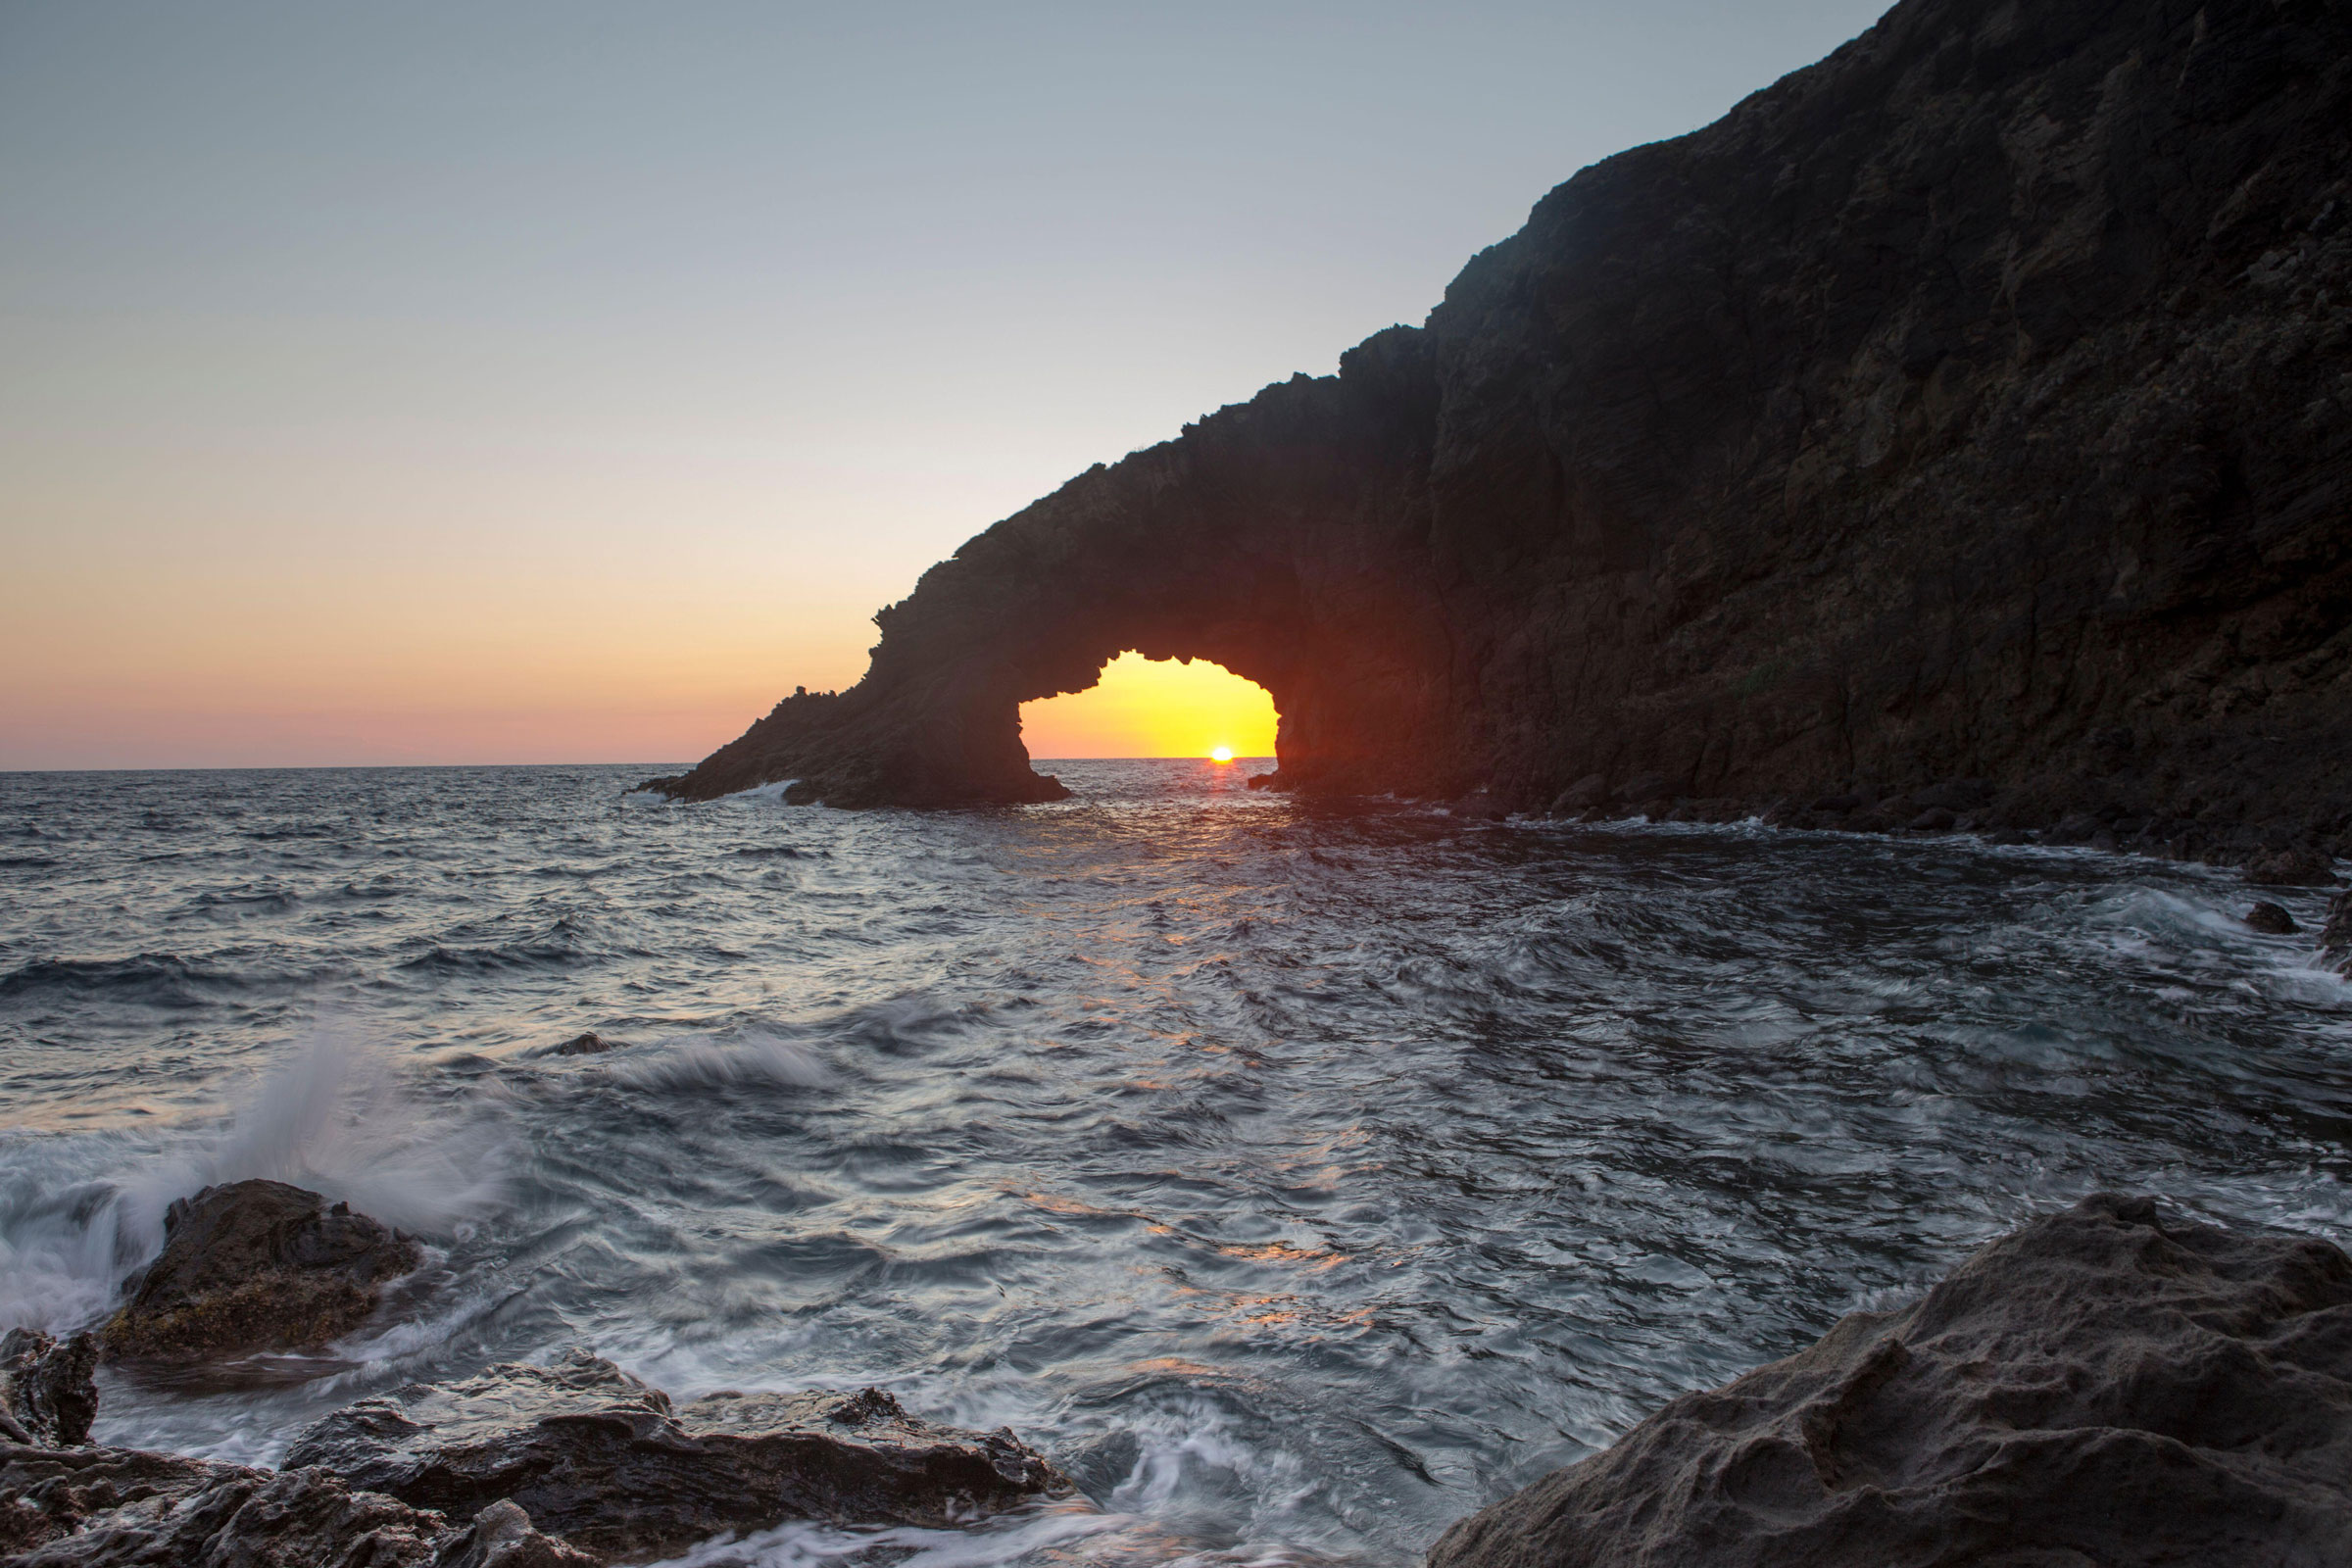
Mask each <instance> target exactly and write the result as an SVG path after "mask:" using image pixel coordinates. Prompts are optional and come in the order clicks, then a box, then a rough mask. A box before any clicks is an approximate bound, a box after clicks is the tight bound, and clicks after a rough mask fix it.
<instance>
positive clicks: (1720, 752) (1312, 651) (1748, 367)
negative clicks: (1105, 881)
mask: <svg viewBox="0 0 2352 1568" xmlns="http://www.w3.org/2000/svg"><path fill="white" fill-rule="evenodd" d="M2348 127H2352V12H2347V11H2346V9H2345V8H2344V7H2342V6H2340V5H2334V4H2327V3H2324V0H2281V3H2269V0H2265V3H2255V0H2233V3H2229V4H2224V5H2215V4H2211V3H2206V0H2149V3H2146V4H2141V5H2132V6H2117V5H2111V4H2107V3H2105V0H2046V3H2043V4H2037V5H2033V6H2020V5H2016V4H2012V3H2008V0H1904V3H1902V4H1900V5H1897V6H1896V7H1895V8H1894V9H1893V10H1892V11H1890V12H1889V13H1887V16H1886V18H1885V19H1884V20H1883V21H1881V22H1880V23H1879V25H1877V26H1875V27H1873V28H1872V29H1871V30H1870V31H1869V32H1867V33H1865V34H1864V35H1863V36H1861V37H1860V38H1858V39H1856V40H1854V41H1853V42H1852V43H1850V44H1848V45H1846V46H1845V47H1844V48H1842V49H1840V50H1838V52H1837V53H1836V54H1834V55H1832V56H1831V57H1830V58H1829V59H1828V60H1826V61H1823V62H1822V63H1821V64H1819V65H1817V66H1814V67H1812V68H1810V69H1808V70H1805V71H1801V72H1798V73H1794V74H1793V75H1790V76H1789V77H1787V78H1785V79H1784V80H1782V81H1781V82H1779V83H1777V84H1775V85H1774V86H1772V87H1770V88H1767V89H1766V90H1764V91H1762V92H1759V93H1757V94H1755V95H1754V96H1753V97H1751V98H1749V99H1747V100H1746V101H1744V102H1742V103H1741V104H1740V105H1739V106H1738V107H1737V108H1735V109H1734V110H1733V111H1732V112H1731V113H1730V114H1729V115H1728V116H1726V117H1725V118H1724V119H1723V120H1721V121H1720V122H1718V123H1715V124H1713V125H1710V126H1708V127H1707V128H1705V129H1703V130H1700V131H1697V132H1694V133H1692V134H1691V135H1688V136H1684V137H1680V138H1677V139H1675V140H1672V141H1666V142H1660V143H1656V144H1654V145H1651V146H1646V147H1640V148H1636V149H1634V150H1633V151H1631V152H1627V153H1624V154H1622V155H1620V156H1618V157H1616V158H1612V159H1609V160H1607V161H1606V162H1603V163H1600V164H1597V165H1595V166H1593V168H1590V169H1588V170H1586V171H1584V172H1582V173H1580V174H1578V175H1577V176H1576V177H1575V178H1573V179H1571V180H1569V181H1568V182H1567V183H1566V184H1564V185H1562V186H1560V187H1559V188H1558V189H1556V190H1554V191H1553V192H1551V194H1550V195H1548V196H1546V197H1545V198H1544V200H1543V201H1542V202H1540V203H1539V204H1537V206H1536V208H1535V211H1534V212H1533V214H1532V215H1531V217H1530V219H1529V221H1528V223H1527V225H1526V227H1525V228H1523V229H1522V230H1521V231H1520V232H1519V233H1518V234H1517V235H1515V236H1513V237H1512V238H1510V239H1508V240H1506V241H1504V242H1502V243H1501V244H1498V245H1496V246H1495V247H1493V248H1492V249H1490V250H1488V251H1486V252H1484V253H1482V254H1481V255H1479V256H1478V257H1476V258H1475V259H1474V260H1472V261H1471V263H1470V264H1469V266H1468V267H1467V268H1465V269H1464V270H1463V271H1462V273H1461V274H1460V276H1458V277H1457V278H1456V279H1455V280H1454V282H1453V283H1452V285H1451V286H1450V287H1449V288H1448V289H1447V291H1446V299H1445V302H1444V303H1443V304H1442V305H1440V306H1439V307H1438V309H1437V310H1436V311H1435V312H1433V313H1432V314H1431V316H1430V317H1429V319H1428V320H1427V322H1426V323H1425V324H1424V325H1423V326H1421V327H1419V328H1406V327H1398V328H1394V329H1392V330H1389V331H1385V332H1382V333H1379V334H1378V335H1376V336H1374V337H1372V338H1370V339H1368V340H1367V341H1365V342H1364V343H1363V344H1362V345H1360V346H1359V347H1357V348H1355V349H1352V350H1350V351H1349V352H1348V353H1347V354H1346V355H1344V356H1342V358H1341V362H1340V368H1339V373H1338V374H1336V375H1332V376H1324V377H1320V378H1311V379H1310V378H1308V377H1305V376H1298V377H1294V378H1293V379H1292V380H1290V381H1288V382H1285V383H1282V384H1280V385H1276V386H1272V387H1269V388H1267V389H1266V390H1265V391H1263V392H1261V393H1260V394H1259V395H1258V396H1257V397H1255V398H1254V399H1252V400H1251V401H1250V402H1249V403H1246V404H1242V405H1238V406H1235V407H1231V408H1227V409H1224V410H1222V411H1220V412H1218V413H1216V414H1214V415H1211V416H1209V417H1205V418H1203V419H1202V420H1201V421H1200V422H1199V423H1198V424H1196V425H1192V426H1189V427H1187V429H1186V430H1185V432H1184V433H1183V434H1182V435H1181V436H1179V437H1178V438H1177V439H1175V440H1173V441H1169V442H1167V443H1165V444H1163V445H1160V446H1157V447H1153V448H1151V449H1149V450H1147V451H1143V452H1139V453H1136V454H1134V455H1132V456H1130V457H1128V458H1126V459H1125V460H1123V461H1122V462H1120V463H1118V464H1115V465H1113V466H1107V467H1103V466H1098V467H1096V468H1094V469H1091V470H1089V471H1088V472H1087V473H1085V474H1082V475H1080V476H1079V477H1077V478H1076V479H1073V480H1072V481H1070V483H1068V484H1067V485H1065V486H1064V487H1062V489H1060V490H1059V491H1057V492H1056V493H1054V495H1052V496H1049V497H1047V498H1046V499H1045V500H1043V501H1040V502H1038V503H1037V504H1036V505H1034V506H1032V507H1030V508H1029V509H1027V510H1026V511H1024V512H1022V513H1020V514H1018V515H1014V516H1012V517H1010V518H1007V519H1006V520H1005V521H1003V522H1001V523H999V524H997V525H996V526H995V527H993V528H990V529H989V530H988V531H986V532H985V533H982V534H981V535H979V536H978V537H976V538H974V539H972V540H971V541H969V542H968V543H966V544H965V545H964V546H963V547H962V548H961V549H960V550H958V551H957V552H956V555H955V557H954V558H953V559H952V560H950V561H947V562H944V563H942V564H939V565H937V566H935V567H933V568H932V569H931V570H930V571H929V572H927V573H925V574H924V576H923V579H922V581H921V582H920V584H919V585H918V586H917V587H916V589H915V591H914V593H913V595H912V596H911V597H910V598H908V599H907V600H906V601H905V602H904V603H902V604H899V605H897V606H894V607H892V608H891V609H889V610H886V611H884V612H882V613H881V614H880V615H879V616H878V617H877V619H878V620H879V622H880V624H881V628H882V638H881V642H880V644H879V646H878V647H876V649H875V650H874V655H873V662H872V665H871V667H870V669H869V670H868V672H867V674H866V675H865V677H864V679H863V680H861V681H860V682H859V683H858V685H857V686H856V687H855V688H853V689H851V690H850V691H847V692H843V693H840V694H827V695H813V696H811V695H798V696H796V697H794V698H791V699H788V700H787V701H785V702H783V703H781V704H779V705H778V706H777V708H776V710H775V711H773V712H771V713H770V714H768V715H767V716H766V717H764V718H762V719H760V721H759V722H758V723H756V724H755V725H753V726H752V728H751V730H750V731H748V732H747V733H746V734H745V735H744V736H743V737H742V739H740V740H738V741H736V742H734V743H732V744H731V745H729V746H726V747H723V748H721V749H720V750H719V751H718V752H717V753H715V754H713V755H712V756H711V758H710V759H709V760H706V761H705V762H704V763H702V764H701V765H700V766H698V767H697V768H695V769H694V770H693V771H692V772H690V773H688V774H685V775H683V776H682V777H678V778H672V779H663V780H657V781H654V782H655V785H656V787H658V788H661V789H664V790H666V791H668V792H670V793H671V794H673V795H676V796H678V797H680V798H684V799H694V800H699V799H708V798H711V797H713V796H717V795H722V794H726V793H729V792H732V791H736V790H741V789H745V788H748V787H752V786H755V785H760V784H765V783H772V782H776V781H780V780H786V779H792V780H797V781H798V783H797V785H796V786H795V788H794V790H793V791H792V792H791V798H794V799H800V800H822V801H826V802H830V803H833V804H836V805H845V806H872V805H891V804H896V805H911V806H937V805H949V804H956V803H971V802H1013V801H1031V800H1039V799H1047V798H1051V797H1053V796H1054V795H1056V794H1058V793H1060V788H1059V786H1058V785H1057V784H1055V783H1054V781H1053V780H1050V779H1045V778H1041V777H1039V776H1038V775H1037V774H1035V773H1034V772H1032V771H1031V769H1030V767H1029V766H1028V759H1027V756H1026V754H1025V752H1024V751H1023V749H1022V747H1021V744H1020V739H1019V734H1018V717H1017V714H1018V706H1019V704H1020V703H1021V702H1023V701H1025V700H1028V699H1032V698H1038V697H1045V696H1050V695H1053V694H1054V693H1058V692H1067V691H1075V690H1080V689H1083V688H1084V687H1086V686H1088V685H1090V684H1092V682H1093V681H1094V679H1095V676H1096V672H1097V671H1098V670H1099V669H1100V667H1101V666H1102V664H1103V662H1104V661H1105V660H1107V659H1108V658H1110V657H1111V656H1112V655H1114V654H1116V653H1118V652H1119V651H1120V650H1122V649H1128V648H1133V649H1137V650H1139V651H1141V652H1143V653H1145V654H1147V655H1149V656H1152V657H1155V658H1156V657H1205V658H1208V659H1213V660H1215V661H1217V662H1220V663H1223V664H1225V665H1226V666H1227V667H1229V668H1231V669H1233V670H1235V671H1237V672H1239V673H1241V674H1243V675H1246V676H1249V677H1250V678H1251V679H1253V680H1255V681H1257V682H1259V683H1260V684H1261V685H1263V686H1265V687H1266V688H1267V689H1268V690H1269V691H1270V692H1271V693H1272V694H1273V696H1274V699H1275V704H1276V706H1277V708H1278V709H1279V711H1280V712H1281V735H1280V743H1279V751H1280V758H1281V766H1280V772H1279V775H1278V779H1279V782H1280V783H1282V784H1283V785H1285V786H1288V787H1292V788H1297V789H1301V790H1307V791H1317V792H1348V791H1370V792H1397V793H1401V794H1406V795H1418V796H1444V797H1451V796H1458V795H1461V794H1463V793H1465V792H1470V791H1474V790H1479V789H1481V788H1483V789H1484V790H1485V791H1487V793H1488V795H1489V796H1490V797H1491V798H1493V799H1495V800H1496V801H1498V802H1501V803H1503V804H1504V805H1506V806H1509V807H1514V808H1520V809H1527V808H1542V807H1545V806H1547V805H1549V804H1550V803H1552V802H1554V801H1555V800H1557V799H1559V798H1560V797H1561V796H1562V795H1563V794H1564V793H1567V792H1570V791H1571V790H1573V789H1574V788H1575V787H1576V786H1578V785H1579V784H1580V783H1585V782H1586V781H1589V780H1590V781H1595V782H1593V783H1592V784H1591V786H1590V788H1591V790H1592V791H1593V792H1596V793H1602V794H1606V795H1610V796H1613V797H1615V798H1617V799H1620V800H1624V799H1633V798H1646V797H1651V796H1654V798H1657V799H1660V800H1663V801H1668V802H1672V801H1684V802H1696V803H1714V802H1726V801H1729V802H1734V803H1737V804H1738V805H1739V806H1740V809H1742V811H1743V812H1744V811H1745V810H1752V809H1758V808H1760V807H1763V806H1765V805H1768V804H1772V803H1780V804H1781V805H1782V806H1783V809H1797V810H1802V809H1806V808H1807V806H1808V805H1809V803H1811V802H1813V801H1816V800H1819V799H1823V798H1836V797H1838V796H1841V795H1847V794H1868V795H1870V796H1871V797H1872V798H1874V799H1883V798H1893V797H1900V796H1904V795H1909V794H1913V793H1914V792H1917V791H1919V790H1921V789H1923V788H1925V787H1927V786H1930V785H1938V784H1943V783H1947V782H1950V781H1962V780H1974V781H1980V782H1982V783H1983V785H1984V786H1985V800H1984V801H1983V802H1982V803H1979V805H1978V806H1976V807H1974V808H1972V809H1997V810H1998V811H1999V812H2001V813H2002V814H2003V815H2004V816H2005V817H2006V818H2008V819H2009V820H2010V822H2011V823H2012V825H2016V826H2028V825H2030V826H2036V827H2050V826H2055V825H2057V824H2060V823H2062V822H2065V821H2067V820H2069V819H2070V818H2077V817H2083V816H2086V815H2092V814H2093V813H2097V814H2096V815H2095V817H2094V818H2093V819H2094V822H2095V825H2094V826H2092V827H2089V828H2087V829H2084V830H2082V836H2083V837H2084V838H2085V839H2088V838H2092V837H2095V836H2097V835H2098V834H2100V833H2112V834H2113V835H2114V836H2115V837H2116V838H2117V839H2118V840H2122V839H2125V838H2127V837H2130V836H2131V833H2145V832H2149V831H2151V828H2150V824H2158V825H2161V827H2162V829H2163V837H2162V839H2160V840H2158V841H2157V842H2180V841H2184V840H2190V839H2194V840H2196V841H2199V842H2200V843H2201V844H2202V845H2203V846H2204V847H2205V848H2206V849H2209V850H2210V851H2211V852H2212V853H2214V854H2216V855H2218V856H2220V857H2222V858H2245V857H2246V856H2247V855H2249V854H2251V853H2253V852H2255V851H2258V850H2263V849H2266V848H2267V849H2277V848H2283V847H2287V846H2288V845H2291V844H2294V843H2306V844H2313V845H2318V846H2322V847H2325V848H2327V849H2329V850H2331V851H2335V852H2341V851H2342V850H2343V849H2344V848H2345V839H2344V835H2345V832H2346V829H2347V827H2348V826H2352V775H2348V774H2347V766H2348V764H2347V758H2352V616H2348V613H2347V610H2348V607H2352V511H2348V509H2352V183H2348V182H2347V177H2348V175H2352V128H2348ZM1637 785H1639V786H1640V787H1636V786H1637ZM1933 809H1936V808H1931V807H1921V808H1918V810H1920V811H1929V810H1933ZM1947 809H1951V810H1953V811H1954V812H1955V813H1956V814H1957V813H1960V812H1961V811H1962V809H1961V808H1958V807H1953V808H1947ZM2125 819H2128V820H2130V821H2131V822H2132V823H2133V824H2135V826H2134V828H2133V829H2132V830H2131V833H2127V832H2126V831H2125V830H2123V829H2121V828H2120V827H2118V825H2117V824H2118V822H2119V821H2121V820H2125ZM2199 853H2203V850H2200V851H2199Z"/></svg>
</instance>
